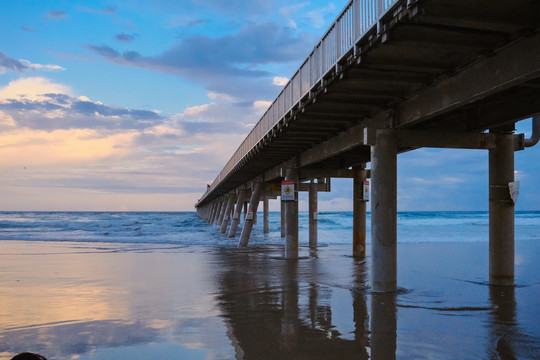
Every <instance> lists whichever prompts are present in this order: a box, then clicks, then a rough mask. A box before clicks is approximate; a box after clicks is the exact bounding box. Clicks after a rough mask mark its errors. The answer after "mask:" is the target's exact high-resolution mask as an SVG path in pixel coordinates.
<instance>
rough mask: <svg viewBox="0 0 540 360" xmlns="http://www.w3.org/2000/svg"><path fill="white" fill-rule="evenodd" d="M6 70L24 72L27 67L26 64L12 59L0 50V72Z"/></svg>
mask: <svg viewBox="0 0 540 360" xmlns="http://www.w3.org/2000/svg"><path fill="white" fill-rule="evenodd" d="M6 70H11V71H16V72H24V71H27V70H29V69H28V66H27V65H26V64H24V63H23V62H21V61H20V60H17V59H13V58H11V57H9V56H7V55H6V54H5V53H3V52H1V51H0V74H1V73H2V72H5V71H6Z"/></svg>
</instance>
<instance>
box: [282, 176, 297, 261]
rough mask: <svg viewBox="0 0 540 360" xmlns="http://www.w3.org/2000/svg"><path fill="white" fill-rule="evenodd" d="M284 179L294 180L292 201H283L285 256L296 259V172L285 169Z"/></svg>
mask: <svg viewBox="0 0 540 360" xmlns="http://www.w3.org/2000/svg"><path fill="white" fill-rule="evenodd" d="M285 180H294V182H295V185H296V186H295V191H294V201H285V204H284V207H285V223H286V225H285V258H286V259H298V188H297V187H298V172H297V170H296V169H287V171H286V173H285Z"/></svg>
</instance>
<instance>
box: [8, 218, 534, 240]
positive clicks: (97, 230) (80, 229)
mask: <svg viewBox="0 0 540 360" xmlns="http://www.w3.org/2000/svg"><path fill="white" fill-rule="evenodd" d="M366 220H367V221H366V223H367V231H368V234H367V238H368V241H369V231H370V214H369V213H368V214H367V219H366ZM261 221H262V214H260V217H259V224H258V225H256V226H255V227H254V231H253V233H252V237H251V240H250V243H251V244H259V243H260V244H282V243H283V239H281V236H280V233H281V230H280V226H281V219H280V214H279V212H271V213H270V214H269V222H270V233H269V234H263V233H262V229H261V228H262V226H261V225H260V223H261ZM317 222H318V229H319V242H320V243H321V244H325V243H326V244H350V243H351V242H352V240H351V239H352V227H353V214H352V212H320V213H319V214H318V221H317ZM515 224H516V238H517V239H539V238H540V235H539V234H540V211H526V212H516V220H515ZM299 229H300V234H299V238H300V244H301V245H302V244H306V243H307V241H308V240H307V239H308V214H307V212H300V214H299ZM488 230H489V215H488V213H487V212H448V211H445V212H399V213H398V241H399V242H404V243H411V242H456V241H458V242H463V241H468V242H470V241H487V239H488V232H489V231H488ZM240 231H241V227H240V228H239V233H240ZM239 233H238V234H239ZM0 240H28V241H85V242H104V243H114V242H118V243H154V244H185V245H189V244H208V243H211V244H225V245H227V244H234V243H235V242H236V241H237V240H234V239H228V238H226V237H224V236H222V235H220V234H219V231H218V229H217V227H215V226H211V225H208V224H207V223H206V222H205V221H203V220H201V219H199V218H198V217H197V216H196V215H195V213H193V212H0Z"/></svg>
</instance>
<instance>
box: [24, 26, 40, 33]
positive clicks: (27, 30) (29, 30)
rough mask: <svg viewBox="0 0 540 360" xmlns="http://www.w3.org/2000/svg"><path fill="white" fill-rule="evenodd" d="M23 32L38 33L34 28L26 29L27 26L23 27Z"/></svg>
mask: <svg viewBox="0 0 540 360" xmlns="http://www.w3.org/2000/svg"><path fill="white" fill-rule="evenodd" d="M21 30H22V31H26V32H31V33H35V32H37V30H36V29H32V28H29V27H26V26H21Z"/></svg>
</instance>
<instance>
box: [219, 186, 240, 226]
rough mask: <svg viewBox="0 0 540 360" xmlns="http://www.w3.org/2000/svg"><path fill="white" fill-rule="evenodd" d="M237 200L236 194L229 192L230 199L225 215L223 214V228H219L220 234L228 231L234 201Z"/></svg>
mask: <svg viewBox="0 0 540 360" xmlns="http://www.w3.org/2000/svg"><path fill="white" fill-rule="evenodd" d="M235 200H236V194H235V193H232V194H229V200H228V201H227V208H226V209H225V215H224V216H223V221H222V222H221V229H220V230H219V233H220V234H225V232H227V226H229V218H230V216H231V212H232V210H233V207H234V201H235Z"/></svg>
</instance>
